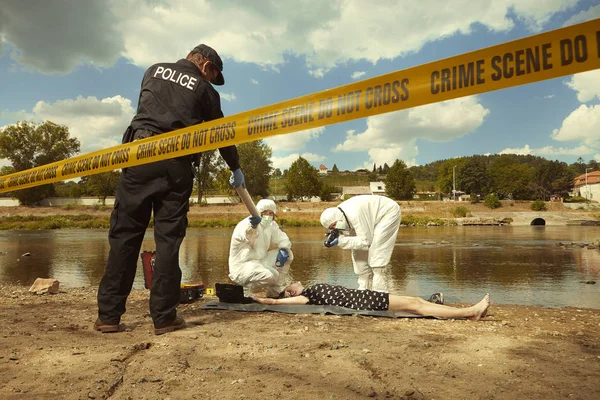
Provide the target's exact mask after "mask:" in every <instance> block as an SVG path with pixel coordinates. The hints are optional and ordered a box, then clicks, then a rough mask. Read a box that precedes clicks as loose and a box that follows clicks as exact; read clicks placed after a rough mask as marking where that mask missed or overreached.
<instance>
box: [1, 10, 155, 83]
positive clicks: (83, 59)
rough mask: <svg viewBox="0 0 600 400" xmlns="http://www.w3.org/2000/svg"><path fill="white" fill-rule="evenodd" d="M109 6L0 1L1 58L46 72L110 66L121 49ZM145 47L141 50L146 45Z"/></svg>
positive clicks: (121, 45)
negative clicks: (5, 54) (5, 50)
mask: <svg viewBox="0 0 600 400" xmlns="http://www.w3.org/2000/svg"><path fill="white" fill-rule="evenodd" d="M109 5H110V3H108V4H107V3H106V2H100V1H80V0H62V1H60V2H54V1H46V0H29V1H21V0H3V1H2V7H0V54H1V53H2V51H1V50H2V47H6V46H4V45H5V44H10V48H11V49H10V55H11V57H12V58H13V59H15V60H16V61H17V62H18V63H20V64H21V65H24V66H26V67H27V68H31V69H35V70H38V71H42V72H45V73H66V72H70V71H72V70H73V69H75V67H76V66H77V65H80V64H85V63H92V64H94V65H96V66H101V67H102V66H110V65H112V64H114V62H115V61H116V60H117V59H118V58H119V57H120V56H121V52H122V51H123V50H124V37H123V35H122V33H121V32H118V31H117V27H116V26H115V23H114V21H115V19H116V18H117V16H115V15H113V11H114V9H112V8H111V7H110V6H109ZM148 45H149V43H147V42H146V43H144V44H142V46H148Z"/></svg>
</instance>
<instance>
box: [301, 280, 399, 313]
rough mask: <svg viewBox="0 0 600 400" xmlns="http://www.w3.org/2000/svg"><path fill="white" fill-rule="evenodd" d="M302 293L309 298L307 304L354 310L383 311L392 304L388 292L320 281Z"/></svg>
mask: <svg viewBox="0 0 600 400" xmlns="http://www.w3.org/2000/svg"><path fill="white" fill-rule="evenodd" d="M301 295H302V296H304V297H307V298H308V303H307V304H313V305H328V306H340V307H346V308H352V309H354V310H372V311H383V310H387V309H388V308H389V305H390V295H389V294H388V293H383V292H376V291H373V290H368V289H367V290H358V289H348V288H346V287H343V286H333V285H328V284H326V283H318V284H316V285H312V286H310V287H307V288H305V289H304V290H303V291H302V293H301Z"/></svg>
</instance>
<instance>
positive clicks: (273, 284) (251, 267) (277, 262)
mask: <svg viewBox="0 0 600 400" xmlns="http://www.w3.org/2000/svg"><path fill="white" fill-rule="evenodd" d="M256 209H257V210H258V212H259V213H260V217H261V218H260V219H258V218H254V217H248V218H245V219H243V220H242V221H240V222H239V223H238V224H237V226H236V227H235V230H234V231H233V235H232V236H231V245H230V247H229V279H231V280H232V281H233V282H235V283H236V284H238V285H242V286H244V295H245V296H250V295H252V293H253V292H255V291H257V290H263V289H264V290H265V291H266V296H267V297H277V296H278V295H279V293H280V292H281V291H282V290H283V288H284V287H285V286H286V284H287V283H289V282H287V281H288V280H289V269H290V264H291V262H292V260H293V259H294V255H293V253H292V250H291V248H292V242H291V241H290V239H289V238H288V235H286V234H285V232H283V231H282V230H281V229H280V228H279V225H277V222H275V221H274V217H275V216H276V212H277V210H276V206H275V202H274V201H273V200H268V199H262V200H260V201H259V202H258V203H257V204H256ZM257 220H260V222H257Z"/></svg>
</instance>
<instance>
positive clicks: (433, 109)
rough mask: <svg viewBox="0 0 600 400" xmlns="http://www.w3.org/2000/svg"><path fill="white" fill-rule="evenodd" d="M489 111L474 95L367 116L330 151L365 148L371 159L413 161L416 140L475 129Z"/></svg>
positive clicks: (442, 138) (451, 137)
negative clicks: (362, 124) (359, 127)
mask: <svg viewBox="0 0 600 400" xmlns="http://www.w3.org/2000/svg"><path fill="white" fill-rule="evenodd" d="M489 112H490V111H489V110H488V109H486V108H484V107H483V106H482V105H481V104H479V103H478V98H477V96H469V97H463V98H459V99H454V100H449V101H445V102H441V103H434V104H429V105H425V106H421V107H416V108H411V109H408V110H401V111H396V112H392V113H387V114H382V115H377V116H374V117H368V118H367V128H366V130H365V131H364V132H360V133H355V132H354V131H348V132H346V139H345V140H344V142H343V143H341V144H339V145H337V146H336V147H335V149H334V151H368V153H369V156H370V158H371V159H370V161H368V162H367V163H370V164H371V165H372V164H373V162H375V163H377V164H378V165H379V164H382V165H383V163H388V164H389V165H391V163H393V162H394V161H395V160H396V159H400V160H403V161H404V162H406V163H407V164H414V162H415V161H414V158H415V157H416V156H417V155H418V154H419V149H418V147H417V145H416V142H417V139H421V140H430V141H434V142H448V141H452V140H454V139H457V138H460V137H462V136H465V135H468V134H470V133H472V132H474V131H475V130H476V129H477V128H479V127H480V126H481V125H482V124H483V121H484V119H485V117H486V116H487V115H488V114H489Z"/></svg>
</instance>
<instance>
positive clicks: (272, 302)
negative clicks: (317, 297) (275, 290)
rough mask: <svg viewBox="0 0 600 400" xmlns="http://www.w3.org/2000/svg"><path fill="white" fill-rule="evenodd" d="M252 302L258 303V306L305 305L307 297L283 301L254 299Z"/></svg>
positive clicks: (289, 298)
mask: <svg viewBox="0 0 600 400" xmlns="http://www.w3.org/2000/svg"><path fill="white" fill-rule="evenodd" d="M254 301H256V302H257V303H260V304H267V305H271V304H306V303H308V297H305V296H295V297H288V298H285V299H269V298H262V297H255V298H254Z"/></svg>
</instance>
